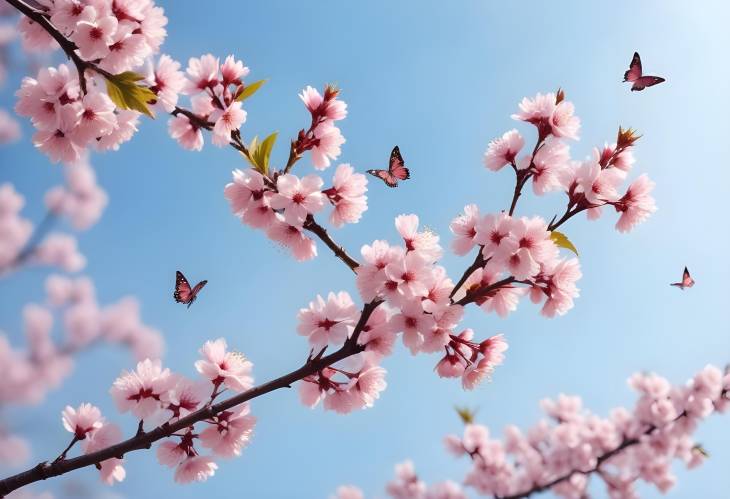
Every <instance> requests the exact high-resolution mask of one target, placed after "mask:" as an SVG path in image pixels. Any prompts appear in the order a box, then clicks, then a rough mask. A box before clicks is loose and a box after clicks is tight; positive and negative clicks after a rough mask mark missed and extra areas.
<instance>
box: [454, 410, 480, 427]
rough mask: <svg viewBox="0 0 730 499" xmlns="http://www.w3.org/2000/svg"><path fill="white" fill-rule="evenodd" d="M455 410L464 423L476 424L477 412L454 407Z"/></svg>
mask: <svg viewBox="0 0 730 499" xmlns="http://www.w3.org/2000/svg"><path fill="white" fill-rule="evenodd" d="M454 410H456V414H458V415H459V418H460V419H461V422H462V423H464V424H472V423H473V422H474V416H475V415H476V412H477V411H475V410H472V409H469V408H468V407H454Z"/></svg>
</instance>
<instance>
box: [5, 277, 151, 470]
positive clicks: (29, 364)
mask: <svg viewBox="0 0 730 499" xmlns="http://www.w3.org/2000/svg"><path fill="white" fill-rule="evenodd" d="M46 294H47V299H46V301H47V304H46V305H38V304H28V305H26V306H25V308H24V309H23V322H24V326H25V338H26V346H25V349H22V350H21V349H16V348H13V347H12V346H11V344H10V342H9V340H8V338H7V337H6V336H5V334H1V333H0V379H2V380H3V381H2V383H0V406H6V405H10V404H15V405H18V404H21V405H28V404H38V403H40V402H41V401H42V400H43V398H44V397H45V395H46V394H47V393H48V391H50V390H52V389H54V388H57V387H58V386H59V385H60V384H61V382H62V381H63V380H64V379H65V378H66V377H67V376H68V375H69V374H70V372H71V370H72V369H73V364H74V360H73V356H74V355H75V354H76V353H78V352H80V351H82V350H84V349H88V348H89V347H90V346H91V345H92V344H93V343H96V342H100V341H106V342H109V343H114V344H122V345H125V346H127V347H128V348H130V349H131V350H132V352H133V353H134V354H135V356H136V357H137V358H140V359H141V358H146V357H149V356H152V357H158V356H159V355H160V354H161V352H162V348H163V341H162V337H161V335H160V333H159V332H157V331H156V330H154V329H153V328H151V327H150V326H148V325H146V324H144V323H143V322H142V321H141V318H140V314H139V305H138V304H137V302H136V300H134V299H133V298H131V297H126V298H122V299H121V300H119V301H118V302H116V303H114V304H111V305H107V306H104V307H101V306H99V304H98V302H97V300H96V297H95V291H94V285H93V283H92V282H91V280H90V279H88V278H86V277H80V278H77V279H69V278H67V277H63V276H60V275H51V276H50V277H48V279H47V280H46ZM54 315H56V316H58V317H59V322H61V323H62V325H63V329H64V332H65V337H64V339H63V340H62V341H56V340H54V339H53V335H52V333H53V324H54V320H55V319H54ZM0 442H1V443H2V444H1V445H0V448H2V449H3V451H2V452H0V463H9V464H20V462H22V461H24V460H25V459H26V458H27V456H28V447H27V444H26V443H25V441H24V440H22V439H21V438H20V437H17V436H13V435H11V434H10V433H9V432H7V431H4V430H2V428H1V425H0Z"/></svg>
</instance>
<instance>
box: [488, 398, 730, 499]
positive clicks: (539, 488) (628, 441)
mask: <svg viewBox="0 0 730 499" xmlns="http://www.w3.org/2000/svg"><path fill="white" fill-rule="evenodd" d="M727 394H728V390H722V393H721V395H720V399H724V398H725V397H726V396H727ZM686 417H687V412H686V411H685V412H682V413H681V414H680V415H679V416H677V417H676V418H674V419H673V420H672V421H670V422H669V423H667V425H669V424H673V423H676V422H677V421H679V420H681V419H682V418H686ZM658 429H659V427H658V426H654V425H651V426H649V428H647V429H646V431H644V432H643V433H642V434H641V435H640V436H638V437H632V438H624V440H623V441H622V442H621V443H620V444H619V445H618V446H617V447H615V448H614V449H612V450H610V451H608V452H606V453H605V454H603V455H601V456H599V457H598V458H596V465H595V466H594V467H593V468H590V469H588V470H577V469H576V470H572V471H569V472H568V473H566V474H564V475H562V476H559V477H557V478H555V479H553V480H551V481H549V482H548V483H546V484H543V485H535V486H534V487H532V488H531V489H530V490H526V491H524V492H520V493H519V494H513V495H509V496H495V499H522V498H525V497H530V496H531V495H532V494H538V493H540V492H544V491H546V490H548V489H551V488H553V487H554V486H556V485H558V484H560V483H562V482H564V481H566V480H570V478H571V477H572V476H573V475H575V474H581V475H586V476H588V475H590V474H592V473H601V469H600V468H601V465H602V464H603V463H604V462H606V461H608V460H609V459H611V458H612V457H613V456H615V455H617V454H619V453H621V452H622V451H623V450H625V449H627V448H629V447H632V446H634V445H637V444H639V443H641V440H642V439H641V437H647V436H650V435H652V434H653V433H654V432H655V431H657V430H658Z"/></svg>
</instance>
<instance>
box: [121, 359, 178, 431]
mask: <svg viewBox="0 0 730 499" xmlns="http://www.w3.org/2000/svg"><path fill="white" fill-rule="evenodd" d="M175 382H176V379H175V376H173V375H172V373H170V370H169V369H162V363H161V362H160V361H159V360H150V359H146V360H143V361H142V362H139V363H138V364H137V368H136V369H135V370H134V371H132V372H127V371H123V372H122V374H121V376H120V377H118V378H117V379H116V380H115V381H114V384H113V385H112V388H111V390H110V393H111V395H112V399H114V403H115V404H116V406H117V409H118V410H119V411H120V412H127V411H131V412H132V414H134V415H135V416H136V417H137V418H139V419H146V418H149V417H151V416H153V415H155V414H156V413H157V412H158V411H159V410H161V409H162V404H161V402H160V398H161V396H162V395H163V394H164V393H167V391H169V390H170V389H171V388H172V387H173V386H174V385H175Z"/></svg>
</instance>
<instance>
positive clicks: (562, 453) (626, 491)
mask: <svg viewBox="0 0 730 499" xmlns="http://www.w3.org/2000/svg"><path fill="white" fill-rule="evenodd" d="M629 385H630V386H631V387H632V388H633V389H634V390H635V391H637V392H638V394H639V398H638V400H637V401H636V404H635V405H634V408H633V410H629V409H626V408H624V407H617V408H615V409H613V410H612V411H611V413H610V415H609V416H608V417H607V418H601V417H599V416H597V415H595V414H593V413H591V412H590V411H588V410H586V409H584V408H583V405H582V401H581V399H580V397H575V396H567V395H563V394H561V395H560V396H559V397H558V398H557V399H555V400H551V399H545V400H543V401H542V402H541V404H540V405H541V406H542V408H543V410H544V411H545V413H546V415H547V418H544V419H541V420H540V421H539V422H538V423H537V424H536V425H534V426H533V427H531V428H529V429H528V430H527V431H525V432H523V431H521V430H520V429H519V428H517V427H516V426H514V425H510V426H507V427H506V428H505V430H504V437H503V438H502V439H501V440H500V439H497V438H494V437H492V436H491V435H490V432H489V429H488V428H487V427H485V426H482V425H480V424H476V423H473V422H468V423H466V425H465V428H464V432H463V434H462V435H461V436H459V435H453V434H452V435H447V436H446V437H445V439H444V444H445V447H446V449H447V451H448V452H450V453H451V454H453V455H454V456H457V457H459V456H466V457H468V458H469V459H470V460H471V463H472V468H471V469H470V470H469V472H468V473H467V475H466V477H465V479H464V481H463V485H464V486H466V487H470V488H472V489H474V490H475V491H476V492H477V493H478V494H480V495H486V496H494V497H527V496H528V495H531V494H533V493H537V492H542V491H546V490H550V491H551V492H552V493H553V494H555V495H556V496H558V497H564V498H566V499H579V498H581V497H586V495H587V487H588V483H589V479H590V475H592V474H595V475H597V476H598V477H600V478H601V479H602V480H603V481H604V483H605V485H606V489H607V495H608V497H611V498H614V499H631V498H638V497H639V496H638V494H637V491H636V483H637V482H638V481H639V480H643V481H645V482H647V483H650V484H653V485H654V486H656V487H657V488H658V489H659V491H661V492H663V493H665V492H667V491H668V490H669V489H671V488H672V487H673V486H674V484H675V483H676V480H677V479H676V477H675V476H674V474H673V473H672V468H671V466H672V461H673V460H675V459H679V460H681V461H683V462H684V463H685V465H686V466H687V467H688V468H690V469H691V468H695V467H697V466H699V465H700V464H702V462H703V461H704V460H705V458H706V456H707V453H706V451H705V450H704V449H703V448H702V446H700V445H699V444H697V443H696V442H695V441H694V439H693V433H694V432H695V431H696V429H697V427H698V426H699V423H701V421H702V420H703V419H705V418H707V417H708V416H709V415H711V414H713V413H716V412H717V413H724V412H726V411H727V410H728V409H729V408H730V371H726V372H724V373H723V372H722V371H721V370H720V369H718V368H717V367H715V366H712V365H708V366H706V367H705V368H704V369H702V370H701V371H700V372H698V373H697V374H695V375H694V376H693V377H692V378H691V379H690V380H689V381H688V382H687V383H685V384H684V385H676V386H673V385H672V384H671V383H670V382H669V381H668V380H666V379H665V378H663V377H661V376H658V375H656V374H652V373H637V374H634V375H633V376H632V377H631V378H630V379H629ZM395 472H396V478H395V479H394V480H393V481H391V482H390V483H388V485H387V487H386V492H387V494H388V495H389V496H390V497H392V498H393V499H465V498H466V493H465V491H464V490H463V489H462V487H461V486H460V485H459V484H457V483H455V482H452V481H446V482H441V483H440V484H437V485H434V486H432V487H427V486H426V484H425V482H423V481H422V480H421V479H420V478H419V477H418V475H416V473H415V469H414V466H413V463H412V462H411V461H405V462H403V463H400V464H397V465H396V466H395ZM334 497H335V498H336V499H362V498H363V497H364V495H363V493H362V491H360V489H358V488H357V487H354V486H351V485H349V486H343V487H340V488H339V489H338V490H337V493H336V495H335V496H334Z"/></svg>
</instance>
